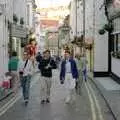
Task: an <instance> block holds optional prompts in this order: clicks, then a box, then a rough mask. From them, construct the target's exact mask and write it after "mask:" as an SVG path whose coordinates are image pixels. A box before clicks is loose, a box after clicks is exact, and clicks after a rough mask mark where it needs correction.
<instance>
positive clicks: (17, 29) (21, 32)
mask: <svg viewBox="0 0 120 120" xmlns="http://www.w3.org/2000/svg"><path fill="white" fill-rule="evenodd" d="M11 33H12V36H13V37H18V38H25V37H26V35H27V30H26V28H24V27H21V26H18V25H15V24H13V25H12V28H11Z"/></svg>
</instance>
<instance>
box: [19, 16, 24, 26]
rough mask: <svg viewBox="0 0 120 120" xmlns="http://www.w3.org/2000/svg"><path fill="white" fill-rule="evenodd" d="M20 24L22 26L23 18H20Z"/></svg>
mask: <svg viewBox="0 0 120 120" xmlns="http://www.w3.org/2000/svg"><path fill="white" fill-rule="evenodd" d="M20 24H21V25H24V18H23V17H21V18H20Z"/></svg>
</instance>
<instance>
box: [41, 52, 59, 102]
mask: <svg viewBox="0 0 120 120" xmlns="http://www.w3.org/2000/svg"><path fill="white" fill-rule="evenodd" d="M56 68H57V66H56V63H55V61H54V60H53V59H52V58H51V56H50V51H49V50H45V51H44V52H43V58H42V60H41V61H40V64H39V69H40V71H41V76H42V78H41V80H40V96H41V104H44V103H49V102H50V89H51V85H52V69H56Z"/></svg>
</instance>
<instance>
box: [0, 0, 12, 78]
mask: <svg viewBox="0 0 120 120" xmlns="http://www.w3.org/2000/svg"><path fill="white" fill-rule="evenodd" d="M0 4H4V5H6V7H5V6H4V12H3V14H2V15H1V16H0V68H1V69H0V80H3V79H2V77H1V76H3V75H4V73H5V72H7V71H8V59H9V57H8V29H7V21H8V20H9V21H12V18H13V0H1V1H0ZM5 21H6V22H5Z"/></svg>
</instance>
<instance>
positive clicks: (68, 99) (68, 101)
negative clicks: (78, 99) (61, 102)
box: [65, 96, 71, 104]
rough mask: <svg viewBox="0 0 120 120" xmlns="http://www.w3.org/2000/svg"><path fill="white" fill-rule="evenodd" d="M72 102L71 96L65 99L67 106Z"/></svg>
mask: <svg viewBox="0 0 120 120" xmlns="http://www.w3.org/2000/svg"><path fill="white" fill-rule="evenodd" d="M70 101H71V98H70V96H68V97H67V98H66V99H65V103H66V104H69V103H70Z"/></svg>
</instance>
